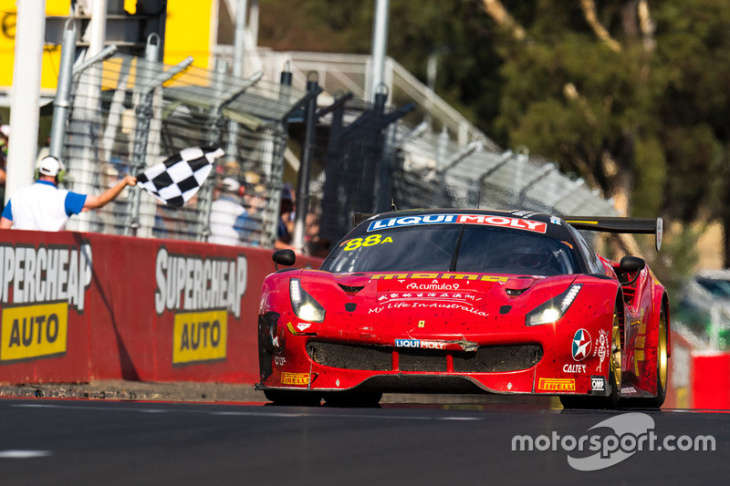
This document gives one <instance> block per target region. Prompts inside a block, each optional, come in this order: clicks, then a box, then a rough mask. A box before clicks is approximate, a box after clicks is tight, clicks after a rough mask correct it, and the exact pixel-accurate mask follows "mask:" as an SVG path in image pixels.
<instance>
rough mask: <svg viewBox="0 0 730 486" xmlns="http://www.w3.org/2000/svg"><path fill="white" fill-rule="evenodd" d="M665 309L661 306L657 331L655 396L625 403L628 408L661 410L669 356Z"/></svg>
mask: <svg viewBox="0 0 730 486" xmlns="http://www.w3.org/2000/svg"><path fill="white" fill-rule="evenodd" d="M668 332H669V330H668V329H667V315H666V308H665V307H664V305H662V312H661V314H660V315H659V330H658V336H657V352H656V361H657V363H656V368H657V369H656V396H655V397H654V398H634V399H628V400H627V401H626V406H628V407H638V408H661V407H662V405H663V404H664V400H665V399H666V397H667V378H668V376H667V369H668V367H669V356H668V348H667V337H668Z"/></svg>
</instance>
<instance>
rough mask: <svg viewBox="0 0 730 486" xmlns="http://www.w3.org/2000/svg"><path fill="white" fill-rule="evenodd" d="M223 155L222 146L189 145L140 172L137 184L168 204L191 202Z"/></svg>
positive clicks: (177, 205)
mask: <svg viewBox="0 0 730 486" xmlns="http://www.w3.org/2000/svg"><path fill="white" fill-rule="evenodd" d="M223 154H224V152H223V149H222V148H215V147H203V148H199V147H190V148H186V149H183V150H182V151H181V152H180V153H178V154H175V155H173V156H172V157H169V158H167V159H165V160H164V161H163V162H160V163H159V164H157V165H153V166H152V167H149V168H148V169H147V170H145V171H144V172H140V173H139V174H137V184H139V185H141V186H142V188H143V189H144V190H146V191H147V192H149V193H150V194H152V195H153V196H155V197H156V198H157V199H159V200H160V201H162V202H163V203H165V204H166V205H168V206H174V207H178V208H179V207H181V206H182V205H183V204H185V203H186V202H188V201H189V200H190V199H191V198H192V197H193V196H194V195H195V193H197V192H198V189H200V186H201V185H203V182H204V181H205V179H206V178H207V177H208V175H209V174H210V171H211V170H212V169H213V162H214V161H215V159H217V158H218V157H220V156H222V155H223Z"/></svg>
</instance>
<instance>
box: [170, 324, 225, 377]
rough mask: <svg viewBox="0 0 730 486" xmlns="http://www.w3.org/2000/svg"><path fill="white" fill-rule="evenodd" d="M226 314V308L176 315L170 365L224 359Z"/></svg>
mask: <svg viewBox="0 0 730 486" xmlns="http://www.w3.org/2000/svg"><path fill="white" fill-rule="evenodd" d="M227 348H228V313H227V312H226V311H225V310H216V311H207V312H179V313H177V314H175V325H174V329H173V338H172V364H173V365H181V364H190V363H202V362H210V361H220V360H224V359H226V350H227Z"/></svg>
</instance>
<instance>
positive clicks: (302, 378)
mask: <svg viewBox="0 0 730 486" xmlns="http://www.w3.org/2000/svg"><path fill="white" fill-rule="evenodd" d="M281 384H282V385H309V373H287V372H284V373H282V374H281Z"/></svg>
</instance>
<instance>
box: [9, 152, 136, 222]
mask: <svg viewBox="0 0 730 486" xmlns="http://www.w3.org/2000/svg"><path fill="white" fill-rule="evenodd" d="M36 169H37V174H36V182H35V183H34V184H32V185H30V186H28V187H24V188H22V189H18V190H17V191H16V192H15V194H13V195H12V196H11V197H10V200H9V201H8V204H7V205H6V206H5V209H3V213H2V218H0V229H9V228H13V229H21V230H35V231H61V230H62V229H64V228H65V226H66V222H67V221H68V219H69V218H70V217H71V216H72V215H74V214H79V213H80V212H82V211H88V210H90V209H99V208H101V207H104V206H105V205H106V204H108V203H109V202H110V201H112V200H114V198H116V197H117V196H118V195H119V194H120V193H121V192H122V189H124V188H125V187H127V186H134V185H136V184H137V178H136V177H134V176H129V175H128V176H126V177H125V178H124V179H122V180H121V181H119V182H118V183H117V184H116V185H115V186H114V187H111V188H109V189H107V190H106V191H104V192H103V193H102V194H101V195H99V196H91V195H86V194H79V193H77V192H71V191H67V190H65V189H59V188H58V182H59V180H60V179H62V177H63V174H64V172H65V168H64V166H63V162H61V161H60V160H59V159H57V158H56V157H53V156H48V157H44V158H43V159H41V160H40V161H39V162H38V165H37V166H36Z"/></svg>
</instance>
